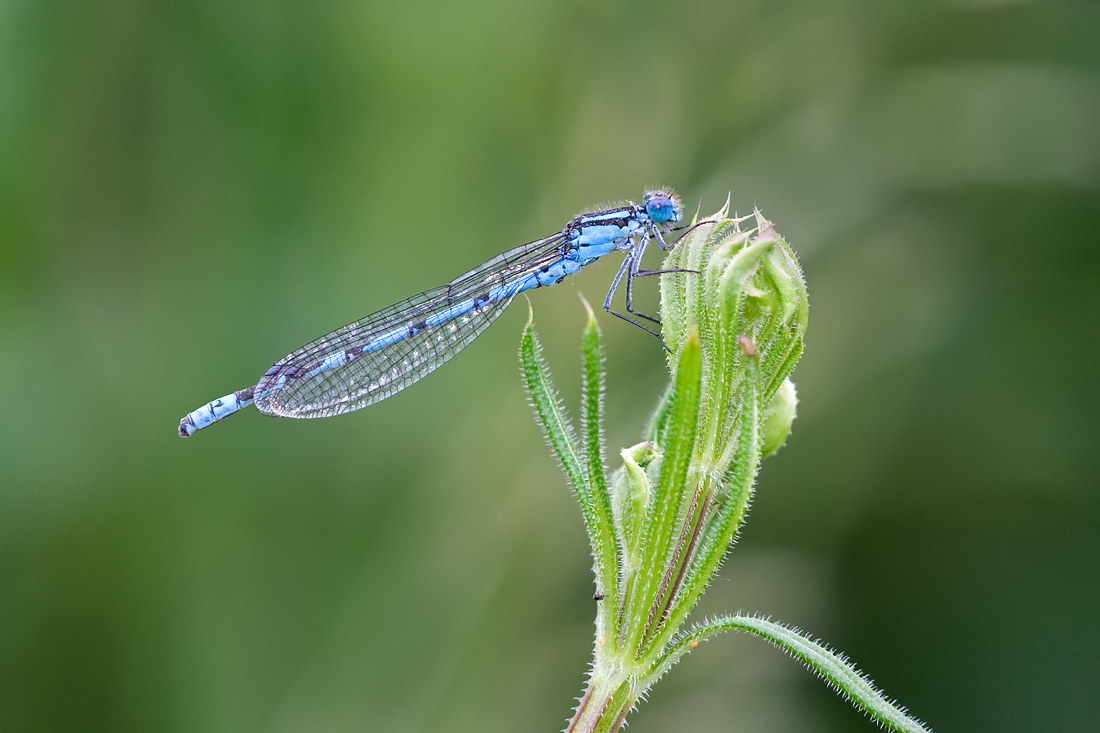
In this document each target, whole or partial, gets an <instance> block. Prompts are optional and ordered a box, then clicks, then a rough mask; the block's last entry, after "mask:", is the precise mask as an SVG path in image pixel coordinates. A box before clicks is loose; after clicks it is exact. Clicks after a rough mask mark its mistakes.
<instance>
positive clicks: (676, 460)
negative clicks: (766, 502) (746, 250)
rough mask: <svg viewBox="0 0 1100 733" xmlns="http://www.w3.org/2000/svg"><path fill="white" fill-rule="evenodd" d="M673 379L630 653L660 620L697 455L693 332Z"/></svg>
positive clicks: (630, 612)
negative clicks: (662, 595) (682, 507)
mask: <svg viewBox="0 0 1100 733" xmlns="http://www.w3.org/2000/svg"><path fill="white" fill-rule="evenodd" d="M673 380H674V383H675V386H674V387H673V391H672V399H671V404H670V406H669V409H668V417H667V425H666V428H665V435H666V439H665V441H664V444H663V445H661V446H660V447H661V450H662V453H663V455H662V459H661V471H660V474H659V477H658V480H657V485H656V487H655V490H654V492H653V507H652V509H651V511H650V512H649V513H648V515H647V516H646V523H647V524H648V525H649V526H648V531H647V532H646V535H645V540H644V541H643V544H642V563H641V569H640V570H639V573H638V578H639V582H637V583H636V584H635V585H634V588H633V592H632V597H631V599H630V605H629V607H628V608H627V609H626V615H627V616H628V617H629V618H630V621H631V623H630V624H629V625H628V626H626V627H624V631H627V633H628V636H627V642H626V645H625V646H624V648H627V649H639V648H640V647H641V643H642V641H643V639H644V638H645V635H646V633H647V632H648V630H649V628H650V626H651V625H652V624H654V623H655V622H656V621H657V620H658V619H656V618H655V615H656V613H657V611H656V608H655V607H654V605H655V604H656V602H657V596H658V595H659V594H660V592H661V590H662V587H661V581H662V579H663V578H664V575H665V574H664V567H665V561H666V558H667V557H668V554H669V543H670V542H671V540H672V537H673V535H674V529H675V527H676V525H677V521H676V520H677V515H678V513H679V508H680V498H681V494H682V490H683V487H684V485H685V480H686V477H687V471H688V466H689V465H690V463H691V458H692V455H693V453H694V450H695V432H696V429H697V427H698V418H699V396H700V387H701V380H702V366H701V363H700V346H699V335H698V333H697V332H695V331H694V330H692V332H691V333H690V334H688V337H687V339H686V340H685V341H684V345H683V347H682V349H681V350H680V360H679V363H678V365H677V368H676V374H675V376H674V377H673ZM646 609H648V611H647V610H646Z"/></svg>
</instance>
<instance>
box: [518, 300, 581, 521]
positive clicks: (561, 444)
mask: <svg viewBox="0 0 1100 733" xmlns="http://www.w3.org/2000/svg"><path fill="white" fill-rule="evenodd" d="M534 319H535V313H534V311H533V310H532V309H530V307H528V318H527V326H526V327H525V328H524V329H523V338H522V339H521V341H520V348H519V353H520V360H521V361H522V362H523V377H524V380H525V382H526V384H527V393H528V394H530V395H531V403H532V404H533V405H534V407H535V412H536V413H537V414H538V418H539V424H540V425H542V429H543V430H544V431H546V437H547V439H548V440H549V441H550V445H551V446H553V448H554V452H555V453H556V454H557V456H558V460H559V461H561V465H562V468H564V469H565V473H566V475H567V476H568V477H569V483H570V484H572V485H573V491H575V492H576V494H577V498H578V499H579V500H580V502H581V509H582V511H583V512H584V519H585V522H586V523H588V524H589V526H590V527H591V525H592V524H593V521H592V514H593V512H592V498H591V493H590V492H589V490H588V477H587V476H586V475H585V471H584V467H583V465H582V463H581V458H580V457H581V448H580V444H579V443H578V442H577V436H576V434H575V433H574V432H573V426H572V425H571V424H570V423H569V417H568V415H566V413H565V407H564V406H563V405H562V404H561V399H560V398H559V397H558V393H557V390H555V389H554V383H553V381H551V379H550V372H549V371H548V370H547V369H546V364H545V363H544V362H543V359H542V346H541V345H540V344H539V340H538V336H537V335H536V334H535V322H534ZM589 533H590V534H591V528H590V529H589Z"/></svg>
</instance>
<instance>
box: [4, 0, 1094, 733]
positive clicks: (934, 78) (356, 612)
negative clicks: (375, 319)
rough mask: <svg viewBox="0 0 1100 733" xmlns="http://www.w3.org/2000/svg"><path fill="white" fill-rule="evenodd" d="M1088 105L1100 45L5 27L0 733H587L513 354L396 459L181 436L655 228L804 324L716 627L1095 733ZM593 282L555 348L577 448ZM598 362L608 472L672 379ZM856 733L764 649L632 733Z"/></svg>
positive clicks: (647, 6) (485, 368) (894, 38)
mask: <svg viewBox="0 0 1100 733" xmlns="http://www.w3.org/2000/svg"><path fill="white" fill-rule="evenodd" d="M1098 67H1100V8H1098V6H1097V5H1096V4H1094V3H1086V2H1063V3H1043V2H1005V1H998V0H969V1H967V2H963V1H961V0H960V1H958V2H908V3H880V2H875V1H873V0H849V1H848V2H826V3H821V2H809V1H805V2H786V3H767V2H763V1H761V0H747V1H746V2H720V1H714V0H711V1H705V0H698V1H696V0H684V1H681V2H673V3H627V2H579V1H574V2H564V3H545V2H532V1H530V0H528V1H527V2H508V1H505V0H478V1H476V2H464V3H440V2H430V1H427V0H413V1H408V2H402V3H378V4H372V3H368V2H359V1H356V0H329V1H325V2H306V1H305V0H276V1H275V2H248V1H247V0H199V1H197V2H179V1H177V0H162V1H161V2H141V1H140V0H101V1H100V2H92V3H79V2H57V1H53V0H7V1H6V2H0V416H2V419H0V729H2V730H4V731H152V730H157V731H181V732H182V731H215V732H219V731H280V732H281V731H321V732H329V731H332V732H336V731H517V730H531V731H554V730H560V729H561V727H562V725H563V724H564V721H565V719H566V718H567V716H568V714H569V709H570V707H571V705H572V699H571V698H572V697H573V696H575V695H577V694H578V693H579V692H580V690H581V687H582V684H583V673H584V671H585V669H586V665H587V660H588V658H589V653H590V647H591V643H592V631H593V629H592V618H593V613H594V607H593V601H592V599H591V594H592V589H593V586H592V580H591V574H590V570H589V565H590V560H589V559H588V556H587V545H586V539H585V536H584V533H583V529H582V525H581V519H580V514H579V511H578V509H577V507H576V505H575V503H574V500H573V499H572V497H571V495H570V493H569V490H568V489H567V487H566V483H565V480H564V478H563V476H562V475H561V473H560V471H559V469H558V467H557V465H556V463H555V461H554V459H553V458H552V457H551V455H550V452H549V450H548V449H547V448H546V446H545V445H544V443H543V438H542V436H541V435H540V432H539V430H538V428H537V427H536V424H535V422H534V420H533V418H532V416H531V414H530V411H529V409H528V407H527V404H526V398H525V395H524V392H523V387H522V385H521V381H520V378H519V375H518V361H517V355H516V352H517V347H518V341H519V333H520V329H521V327H522V323H523V321H524V319H525V317H526V313H525V310H526V305H525V304H523V303H522V302H521V303H520V304H518V305H517V306H514V307H513V308H512V309H511V311H510V312H508V313H507V314H505V316H504V317H503V318H502V319H501V321H500V322H499V323H498V324H497V325H496V326H495V327H494V328H492V329H491V330H490V331H489V332H488V333H487V334H486V335H485V336H484V337H482V338H481V339H480V340H479V341H478V342H477V343H475V344H474V345H473V346H471V347H470V348H469V349H468V350H467V351H466V353H463V354H462V355H461V356H460V357H458V358H457V359H455V360H454V361H453V362H452V363H450V364H449V365H448V366H447V367H446V368H445V369H443V370H442V371H440V372H439V373H437V374H435V375H433V376H432V377H430V378H429V379H426V380H425V381H423V382H422V383H420V384H418V385H416V387H415V388H413V389H410V390H408V391H406V392H403V393H401V394H400V395H398V396H396V397H394V398H392V399H390V400H387V401H385V402H383V403H381V404H379V405H377V406H374V407H372V408H370V409H369V410H363V411H360V412H357V413H355V414H353V415H348V416H343V417H339V418H334V419H331V420H320V421H293V420H274V419H268V418H265V417H262V416H260V415H258V414H257V413H256V412H255V411H254V410H250V411H249V412H247V413H245V414H242V415H241V416H239V417H234V418H233V419H232V420H231V421H229V422H228V423H226V424H225V425H219V426H217V427H215V428H213V429H211V430H209V431H206V432H204V433H202V434H200V435H199V436H197V437H195V438H192V439H190V440H187V441H183V440H180V439H179V438H178V437H176V425H177V422H178V421H179V419H180V417H181V416H183V415H184V414H185V413H186V412H188V411H190V410H192V409H194V408H196V407H198V406H199V405H200V404H202V403H203V402H205V401H207V400H209V399H213V398H215V397H218V396H220V395H222V394H225V393H226V392H228V391H230V390H232V389H239V388H242V387H245V386H247V385H248V384H249V383H251V382H252V381H254V380H255V379H257V378H258V377H259V375H260V373H262V372H263V370H264V369H265V368H266V367H267V366H268V365H269V364H271V363H272V362H273V361H275V360H276V359H278V358H280V357H282V356H283V354H284V353H286V352H287V351H289V350H292V349H294V348H296V347H297V346H299V345H300V344H301V343H304V342H305V341H308V340H310V339H312V338H314V337H316V336H318V335H320V334H321V333H324V332H325V331H327V330H329V329H331V328H334V327H336V326H339V325H342V324H343V323H345V322H347V321H349V320H352V319H354V318H358V317H360V316H362V315H364V314H366V313H368V312H371V311H373V310H375V309H376V308H379V307H382V306H385V305H388V304H390V303H391V302H393V301H396V300H398V299H401V298H403V297H405V296H407V295H409V294H411V293H414V292H417V291H419V290H421V289H424V288H427V287H431V286H434V285H437V284H439V283H442V282H445V281H447V280H449V279H451V278H452V277H454V276H455V275H457V274H458V273H460V272H463V271H465V270H466V269H468V268H469V267H472V266H474V265H475V264H477V263H479V262H481V261H482V260H484V259H486V258H488V257H490V256H492V255H494V254H496V253H497V252H499V251H501V250H503V249H505V248H507V247H510V246H513V245H515V244H518V243H520V242H523V241H527V240H529V239H533V238H535V237H537V236H541V235H543V234H546V233H548V232H551V231H554V230H556V229H557V228H559V227H560V226H561V225H562V223H563V222H564V221H565V220H566V219H568V218H569V217H571V216H573V215H574V214H575V213H576V212H577V211H579V210H581V209H583V208H585V207H587V206H589V205H592V204H595V203H598V202H602V201H606V200H610V199H622V198H634V199H637V198H638V197H639V196H640V195H641V193H642V191H643V188H644V186H646V185H647V184H654V183H659V184H672V185H674V186H676V187H678V189H679V190H680V191H681V193H682V194H683V195H684V198H685V201H686V202H687V206H688V208H689V210H690V211H691V212H694V211H695V208H696V206H697V205H698V204H699V202H702V211H703V213H707V212H710V211H713V210H715V209H717V208H718V207H719V206H720V205H721V204H722V202H723V201H724V200H725V198H726V194H727V192H730V191H732V197H733V199H732V200H733V206H734V208H736V209H739V210H740V211H741V212H745V211H747V210H750V209H751V208H752V206H753V205H754V204H756V205H759V206H760V208H761V209H762V210H763V211H764V212H765V214H766V215H767V216H768V217H769V218H771V219H772V220H774V221H775V222H776V224H777V227H778V229H779V230H780V232H782V233H783V234H784V235H785V236H786V237H787V238H788V240H789V241H790V242H791V243H792V245H793V246H794V248H795V250H796V251H797V252H798V253H799V255H800V257H801V260H802V264H803V267H804V269H805V271H806V276H807V280H808V282H809V288H810V293H811V303H812V309H811V329H810V333H809V338H808V345H807V351H806V356H805V358H804V359H803V361H802V363H801V364H800V365H799V367H798V369H797V370H796V372H795V379H796V381H797V383H798V385H799V389H800V395H801V398H802V403H801V410H800V412H801V414H800V417H799V419H798V421H797V422H796V423H795V429H794V433H793V435H792V436H791V438H790V440H789V441H788V444H787V447H786V448H785V449H784V450H783V451H781V452H780V453H779V455H778V456H777V457H775V458H772V459H769V460H768V461H767V462H766V464H765V467H764V470H763V472H762V475H761V480H760V483H759V490H758V494H757V498H756V501H755V506H754V510H753V513H752V515H751V516H750V518H749V522H748V524H747V525H746V528H745V530H744V532H743V534H742V539H741V541H740V544H739V546H738V549H737V550H736V551H735V552H733V553H732V554H731V556H730V558H729V560H728V562H727V563H726V565H725V567H724V569H723V570H722V573H721V575H720V577H719V578H718V579H717V580H716V582H715V583H714V586H713V587H712V589H711V591H710V592H709V594H708V595H707V596H706V597H705V599H704V608H703V609H702V610H701V611H700V613H716V612H719V611H722V610H730V611H734V610H737V609H744V610H747V611H760V612H765V613H769V614H772V615H773V617H775V618H778V619H780V620H783V621H787V622H790V623H794V624H797V625H799V626H800V627H802V628H805V629H808V630H810V631H811V632H812V633H814V634H815V635H818V636H820V637H822V638H824V639H825V640H827V641H828V642H830V643H831V644H833V645H835V646H837V647H838V648H840V649H842V650H844V651H845V652H847V653H848V654H850V655H851V656H852V657H853V658H854V659H855V660H856V662H857V663H858V664H859V665H860V666H861V667H862V668H863V669H864V670H865V671H866V672H867V673H869V674H870V675H871V676H873V677H874V678H875V679H876V681H878V682H879V683H880V684H881V685H882V686H883V687H884V688H885V689H886V690H887V692H888V693H889V694H890V695H892V696H894V697H897V698H899V699H900V700H901V701H902V702H903V703H904V704H905V705H907V706H909V707H910V708H911V709H912V710H913V712H914V713H915V714H917V715H918V716H919V717H921V718H923V719H925V720H927V721H928V722H929V723H930V724H931V725H932V726H933V727H934V728H935V730H937V731H941V732H943V731H964V730H965V731H994V730H995V731H1031V730H1067V731H1071V730H1072V731H1079V730H1088V729H1093V730H1095V726H1096V720H1097V719H1098V718H1100V670H1098V667H1097V664H1096V660H1097V659H1098V658H1100V634H1098V632H1097V631H1096V621H1097V619H1098V617H1100V533H1098V531H1097V528H1098V527H1100V500H1098V495H1097V478H1098V476H1100V465H1098V463H1100V459H1098V456H1100V451H1098V450H1097V442H1098V440H1097V439H1098V438H1100V435H1098V432H1100V431H1098V429H1097V424H1098V423H1097V417H1096V408H1097V407H1098V399H1097V398H1098V394H1097V393H1098V387H1097V385H1098V382H1100V380H1098V379H1097V377H1096V376H1095V374H1094V373H1093V367H1094V365H1095V364H1096V360H1097V359H1096V358H1097V354H1098V353H1100V347H1098V346H1097V337H1098V335H1100V327H1098V325H1097V324H1098V322H1100V259H1098V257H1097V254H1096V250H1097V245H1098V244H1100V238H1098V237H1097V235H1096V232H1097V227H1098V225H1100V221H1098V220H1100V68H1098ZM612 259H615V258H608V261H607V262H603V263H601V264H599V265H597V266H593V267H591V268H588V270H586V271H585V272H584V273H583V274H581V275H580V276H578V277H576V278H573V279H570V280H569V281H567V282H566V283H564V284H563V285H561V286H559V287H557V288H552V289H550V290H545V291H540V292H537V293H534V294H533V296H532V298H531V300H532V301H533V303H534V308H535V316H536V321H537V325H538V326H539V329H540V334H541V336H542V338H543V341H544V343H545V344H546V347H547V356H548V358H549V360H550V363H551V366H552V368H553V369H554V371H555V375H556V377H557V380H558V382H559V384H560V386H561V387H562V390H563V393H564V395H565V397H566V399H567V400H570V401H574V400H575V397H576V394H577V381H578V371H579V369H578V368H579V353H578V342H579V337H580V329H581V327H582V324H583V311H582V307H581V305H580V303H579V300H578V298H577V293H581V292H583V293H584V294H585V295H586V296H587V297H588V298H589V299H590V300H591V301H593V302H596V301H598V300H599V299H600V298H602V297H603V294H604V292H605V290H606V287H607V284H608V282H609V280H610V278H611V275H612V274H613V272H614V268H615V267H617V265H618V263H617V262H611V261H610V260H612ZM649 262H650V263H651V264H654V265H655V264H656V263H657V262H658V260H657V259H656V257H654V259H653V260H650V261H649ZM639 291H640V292H639V298H640V299H641V300H642V302H643V303H644V304H646V305H647V306H648V307H649V308H650V309H653V308H655V307H656V306H655V304H656V294H655V291H656V287H655V283H654V284H653V285H652V286H649V285H647V284H644V283H643V285H642V287H640V289H639ZM613 321H614V319H611V318H607V317H605V318H603V319H602V322H603V327H604V333H605V339H606V348H607V354H608V359H607V361H608V368H609V371H610V376H609V394H608V413H609V416H608V430H609V436H608V437H609V442H610V445H611V446H612V447H613V449H615V450H617V448H618V447H621V446H626V445H630V444H632V443H634V442H636V440H637V436H638V434H639V432H640V430H641V428H642V424H643V422H644V420H645V417H646V415H647V414H648V411H649V408H650V406H651V405H652V404H653V402H654V400H655V399H656V397H657V395H658V393H659V391H660V389H661V388H662V385H663V383H664V378H665V377H664V361H663V355H662V352H661V350H660V349H659V348H658V346H657V344H656V343H655V342H654V340H653V339H652V337H649V336H648V335H646V334H645V333H643V332H641V331H640V330H638V329H635V328H632V327H630V326H628V325H626V324H622V323H618V322H613ZM571 403H572V402H571ZM873 729H874V728H873V726H872V725H871V723H869V722H867V721H866V719H864V718H863V717H862V716H861V715H860V714H859V713H857V712H854V711H853V710H852V709H851V708H850V707H849V706H848V705H847V704H846V703H844V702H843V701H842V700H840V699H839V698H837V697H836V696H834V695H833V693H831V692H830V691H829V690H827V689H826V688H825V686H824V685H823V684H821V683H820V682H819V681H818V680H816V679H814V678H813V677H812V676H811V675H810V674H809V673H807V672H806V671H804V670H803V669H802V668H801V667H800V666H799V665H798V664H796V663H795V662H793V661H791V660H790V659H788V658H786V657H785V656H783V655H782V654H781V653H779V652H777V651H775V650H773V649H771V648H770V647H768V646H767V645H766V644H764V643H763V642H761V641H759V640H757V639H752V638H741V637H724V638H721V639H719V640H717V641H715V642H713V643H711V644H708V645H705V646H704V647H702V648H700V649H699V650H697V651H696V653H694V654H692V655H691V656H690V657H689V658H687V659H686V660H685V661H684V662H683V663H682V664H681V665H679V666H678V667H677V668H676V669H675V670H673V673H672V674H671V675H670V676H669V677H668V678H667V679H666V680H665V681H663V682H662V683H661V684H659V685H658V686H657V687H656V688H655V689H654V691H653V694H652V695H651V698H650V701H649V702H646V703H645V704H644V705H643V706H642V709H641V712H640V713H639V714H637V715H636V716H634V719H633V725H632V727H631V730H632V731H639V732H640V733H641V732H646V733H648V732H651V731H677V730H691V731H704V732H706V731H794V730H798V731H869V730H873Z"/></svg>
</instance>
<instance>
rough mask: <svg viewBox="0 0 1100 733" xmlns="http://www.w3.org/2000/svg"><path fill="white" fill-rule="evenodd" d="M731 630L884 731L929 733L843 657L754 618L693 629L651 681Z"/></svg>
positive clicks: (730, 618)
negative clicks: (808, 675)
mask: <svg viewBox="0 0 1100 733" xmlns="http://www.w3.org/2000/svg"><path fill="white" fill-rule="evenodd" d="M734 630H736V631H747V632H748V633H750V634H755V635H756V636H759V637H762V638H764V639H767V640H768V641H770V642H771V643H772V644H775V645H776V646H777V647H779V648H780V649H782V650H784V651H786V652H787V653H788V654H790V655H791V656H792V657H794V658H796V659H798V660H799V661H801V662H802V663H803V664H805V665H806V666H807V667H809V668H810V669H812V670H813V671H814V672H816V673H817V674H819V675H820V676H821V677H822V678H823V679H824V680H825V681H826V682H828V683H829V685H830V686H831V687H833V688H834V689H835V690H836V691H837V692H839V693H840V694H842V695H844V696H845V697H846V698H847V699H848V700H849V701H850V702H851V703H852V704H853V705H855V706H856V707H857V708H859V709H860V710H862V711H863V712H865V713H867V715H868V716H869V717H870V718H871V719H872V720H874V721H875V722H876V723H878V724H879V725H881V726H883V727H884V728H887V729H889V730H893V731H900V732H901V733H931V728H929V727H928V726H926V725H925V724H924V723H922V722H921V721H919V720H917V719H916V718H914V717H913V716H911V715H909V714H908V713H907V712H906V711H905V708H903V707H902V706H900V705H898V704H897V703H896V702H893V701H891V700H890V699H889V698H887V697H886V695H885V694H883V692H882V691H881V690H878V689H877V688H876V687H875V685H874V683H873V682H872V681H871V680H870V679H868V678H867V676H866V675H864V674H863V673H862V672H860V671H859V669H857V668H856V666H855V665H854V664H853V663H852V662H850V661H849V660H848V659H846V658H845V657H844V655H842V654H839V653H837V652H834V651H833V650H831V649H829V648H828V647H827V646H825V645H824V644H821V643H820V642H817V641H814V640H813V639H811V638H810V637H809V636H808V635H806V634H805V633H803V632H801V631H799V630H798V629H795V628H791V627H788V626H784V625H783V624H779V623H776V622H774V621H769V620H767V619H763V618H756V617H754V616H742V615H740V614H738V615H735V616H726V617H724V618H719V619H715V620H713V621H710V622H708V623H705V624H701V625H699V626H697V627H695V628H694V629H692V631H691V633H690V634H688V635H687V636H685V637H683V638H682V639H680V640H679V641H678V642H677V643H676V644H675V645H673V646H672V647H670V648H669V650H668V651H667V652H666V653H665V654H664V655H663V656H662V658H661V661H660V662H659V663H658V665H657V667H656V668H655V670H654V673H653V679H656V678H657V677H660V676H661V675H662V674H664V673H665V672H667V671H668V669H669V668H670V667H671V666H672V665H673V664H675V663H676V662H677V661H679V659H680V657H682V656H683V655H684V654H685V653H687V652H689V651H690V650H691V649H693V648H694V647H696V646H697V645H698V644H699V642H701V641H705V640H706V639H708V638H710V637H712V636H714V635H715V634H719V633H722V632H724V631H734Z"/></svg>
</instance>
